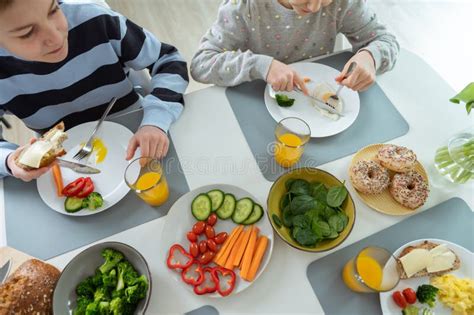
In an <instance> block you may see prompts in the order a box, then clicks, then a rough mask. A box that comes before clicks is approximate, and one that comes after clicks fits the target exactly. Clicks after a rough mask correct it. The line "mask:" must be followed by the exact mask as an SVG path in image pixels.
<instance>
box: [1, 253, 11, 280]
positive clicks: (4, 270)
mask: <svg viewBox="0 0 474 315" xmlns="http://www.w3.org/2000/svg"><path fill="white" fill-rule="evenodd" d="M10 267H11V260H10V259H9V260H7V262H6V263H5V264H3V266H2V267H0V283H3V281H5V279H6V278H7V276H8V272H9V271H10Z"/></svg>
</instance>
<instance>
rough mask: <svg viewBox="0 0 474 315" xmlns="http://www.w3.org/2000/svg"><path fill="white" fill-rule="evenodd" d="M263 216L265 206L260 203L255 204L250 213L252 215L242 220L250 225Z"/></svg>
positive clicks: (244, 223)
mask: <svg viewBox="0 0 474 315" xmlns="http://www.w3.org/2000/svg"><path fill="white" fill-rule="evenodd" d="M262 216H263V208H262V206H261V205H258V204H254V205H253V209H252V213H251V214H250V216H249V217H248V218H247V220H245V221H244V222H242V224H243V225H250V224H254V223H255V222H258V221H259V220H260V219H261V218H262Z"/></svg>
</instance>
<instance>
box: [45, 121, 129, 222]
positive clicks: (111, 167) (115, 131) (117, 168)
mask: <svg viewBox="0 0 474 315" xmlns="http://www.w3.org/2000/svg"><path fill="white" fill-rule="evenodd" d="M96 124H97V122H95V121H93V122H88V123H85V124H82V125H79V126H76V127H74V128H72V129H70V130H68V131H67V134H68V139H67V140H66V141H65V142H64V148H65V149H66V151H67V154H66V155H65V156H64V157H63V159H65V160H71V161H75V160H73V158H72V157H73V156H74V155H75V154H76V153H77V152H78V151H79V148H80V144H81V143H84V142H86V141H87V139H88V138H89V136H90V134H91V132H92V130H93V129H94V128H95V126H96ZM132 136H133V133H132V132H131V131H130V130H129V129H127V128H126V127H124V126H122V125H120V124H117V123H114V122H110V121H104V122H103V124H102V126H101V127H100V129H99V131H98V132H97V134H96V137H97V138H100V139H101V140H102V141H103V142H104V145H105V146H106V148H107V155H106V157H105V159H104V160H103V161H102V162H100V163H98V164H95V163H94V162H89V163H87V164H88V165H91V166H93V167H95V168H98V169H100V170H101V173H100V174H79V173H76V172H74V171H72V170H71V169H68V168H65V167H61V173H62V175H63V182H64V186H66V185H67V184H69V183H70V182H72V181H74V180H76V179H77V178H79V177H87V176H89V177H90V178H91V179H92V181H93V182H94V187H95V189H94V191H97V192H99V193H100V194H101V195H102V197H103V198H104V206H103V207H101V208H99V209H97V210H94V211H91V210H88V209H83V210H80V211H78V212H75V213H68V212H66V211H65V210H64V200H65V199H66V198H64V197H58V196H57V195H56V185H55V184H54V180H53V176H52V174H50V173H47V174H45V175H43V176H41V177H40V178H38V180H37V186H38V192H39V194H40V196H41V199H43V201H44V203H46V204H47V205H48V206H49V207H50V208H51V209H53V210H54V211H57V212H59V213H62V214H66V215H71V216H87V215H92V214H96V213H100V212H102V211H104V210H106V209H108V208H110V207H112V206H113V205H115V204H116V203H117V202H119V201H120V200H121V199H122V198H123V197H125V195H126V194H127V193H128V192H129V190H130V189H129V188H128V186H127V184H126V183H125V180H124V173H125V168H126V167H127V165H128V161H126V160H125V153H126V150H127V146H128V141H129V140H130V138H131V137H132ZM89 160H91V161H93V160H94V156H93V155H91V156H90V159H89ZM80 162H81V163H85V159H84V160H82V161H80Z"/></svg>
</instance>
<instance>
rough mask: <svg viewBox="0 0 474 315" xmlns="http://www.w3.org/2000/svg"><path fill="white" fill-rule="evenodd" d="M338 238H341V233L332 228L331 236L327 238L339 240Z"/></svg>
mask: <svg viewBox="0 0 474 315" xmlns="http://www.w3.org/2000/svg"><path fill="white" fill-rule="evenodd" d="M338 236H339V233H337V232H336V231H335V230H334V229H332V228H331V234H329V235H328V236H327V237H326V238H329V239H334V238H337V237H338Z"/></svg>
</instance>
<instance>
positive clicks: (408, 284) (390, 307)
mask: <svg viewBox="0 0 474 315" xmlns="http://www.w3.org/2000/svg"><path fill="white" fill-rule="evenodd" d="M423 241H430V242H433V243H437V244H446V245H447V246H448V248H449V249H451V250H452V251H454V253H455V254H456V255H458V257H459V259H460V260H461V268H459V269H458V270H455V271H453V272H450V273H451V274H453V275H455V276H456V277H458V278H471V279H472V278H473V276H474V275H473V268H472V266H473V264H474V257H473V254H472V252H470V251H469V250H467V249H466V248H464V247H462V246H459V245H457V244H454V243H451V242H448V241H443V240H439V239H430V238H427V239H420V240H416V241H413V242H409V243H407V244H405V245H403V246H402V247H400V248H399V249H397V250H396V251H395V252H394V254H393V255H394V256H395V257H398V255H399V254H400V253H401V251H402V250H403V249H404V248H405V247H407V246H410V245H414V244H420V243H422V242H423ZM429 283H430V278H429V277H420V278H412V279H406V280H400V283H399V284H398V285H397V286H396V287H395V288H394V289H393V290H392V291H389V292H382V293H380V306H381V308H382V312H383V314H387V315H389V314H401V309H400V307H398V306H397V305H396V304H395V302H394V301H393V299H392V293H393V292H395V291H402V290H404V289H406V288H412V289H413V290H415V291H416V289H417V288H418V286H420V285H422V284H429ZM415 306H418V307H420V306H422V307H428V305H426V304H420V303H419V302H417V303H416V304H415ZM433 311H434V313H435V314H437V315H439V314H447V315H448V314H451V309H450V308H448V307H446V306H444V304H443V303H441V301H439V300H437V301H436V306H435V308H433Z"/></svg>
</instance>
